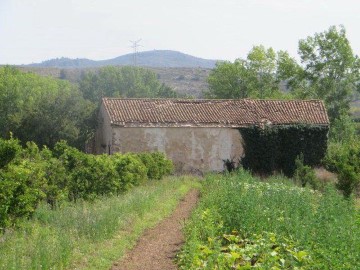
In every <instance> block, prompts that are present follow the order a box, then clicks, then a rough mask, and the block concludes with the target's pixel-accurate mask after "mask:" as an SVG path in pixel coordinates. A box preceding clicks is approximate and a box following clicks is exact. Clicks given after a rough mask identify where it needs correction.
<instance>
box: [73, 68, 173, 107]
mask: <svg viewBox="0 0 360 270" xmlns="http://www.w3.org/2000/svg"><path fill="white" fill-rule="evenodd" d="M80 90H81V92H82V93H83V94H84V97H85V98H86V99H89V100H91V101H92V102H95V103H99V102H100V100H101V98H102V97H124V98H126V97H127V98H135V97H143V98H145V97H148V98H155V97H177V94H176V92H175V91H174V90H172V89H171V88H170V87H168V86H165V85H164V84H161V83H160V81H159V80H158V79H157V76H156V74H155V73H154V72H152V71H150V70H148V69H144V68H138V67H130V66H126V67H113V66H108V67H104V68H101V69H100V70H99V71H98V72H88V73H85V74H84V75H83V76H82V80H81V81H80Z"/></svg>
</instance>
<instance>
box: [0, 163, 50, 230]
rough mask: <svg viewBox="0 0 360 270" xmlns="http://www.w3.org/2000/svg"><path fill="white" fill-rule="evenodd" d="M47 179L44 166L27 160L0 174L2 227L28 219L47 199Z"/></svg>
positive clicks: (0, 225) (0, 223)
mask: <svg viewBox="0 0 360 270" xmlns="http://www.w3.org/2000/svg"><path fill="white" fill-rule="evenodd" d="M46 185H47V183H46V178H45V172H44V170H43V169H42V166H41V165H39V164H36V163H33V162H31V161H29V160H27V159H25V160H22V161H21V163H19V164H9V165H8V166H7V169H6V171H1V172H0V205H1V206H0V209H1V210H0V213H1V214H0V227H2V228H4V227H5V226H8V225H11V224H12V223H14V222H15V220H16V219H18V218H27V217H30V216H31V214H32V213H33V212H34V211H35V209H36V207H37V205H38V203H39V202H40V201H41V200H42V199H44V198H45V197H46V194H45V192H44V191H45V190H46V188H47V187H46Z"/></svg>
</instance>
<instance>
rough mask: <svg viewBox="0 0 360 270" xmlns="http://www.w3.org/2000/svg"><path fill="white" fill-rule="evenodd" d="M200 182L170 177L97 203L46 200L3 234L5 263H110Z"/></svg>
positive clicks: (0, 256)
mask: <svg viewBox="0 0 360 270" xmlns="http://www.w3.org/2000/svg"><path fill="white" fill-rule="evenodd" d="M196 185H198V182H197V181H196V180H195V179H194V178H191V177H182V178H181V179H175V178H167V179H165V180H162V181H153V182H150V183H148V184H146V185H144V186H141V187H137V188H134V189H133V190H131V191H130V192H128V193H126V194H124V195H122V196H117V197H108V198H102V199H99V200H96V201H95V202H93V203H89V202H78V203H76V204H73V203H69V204H67V205H62V206H61V207H59V208H58V209H56V210H50V209H49V208H48V207H47V206H46V205H41V206H40V207H39V208H38V209H37V211H36V212H35V215H34V217H33V218H32V219H31V220H29V221H25V222H23V224H22V226H21V227H20V228H17V229H14V230H8V231H7V232H5V234H3V235H2V236H1V238H0V269H7V270H8V269H65V268H66V269H109V268H110V266H111V265H112V263H113V262H114V261H116V260H118V259H119V258H121V256H122V255H123V254H124V252H125V250H126V249H129V248H130V247H132V246H133V245H134V243H135V242H136V240H137V238H138V237H139V236H140V235H141V234H142V232H143V231H144V230H145V229H146V228H149V227H152V226H154V225H155V224H157V223H158V222H159V221H160V220H161V219H163V218H164V217H165V216H167V215H169V214H170V213H171V211H172V210H173V209H174V208H175V207H176V205H177V203H178V201H179V200H180V199H181V198H182V197H183V196H184V195H185V194H186V193H187V192H188V191H189V189H191V188H193V187H194V186H196Z"/></svg>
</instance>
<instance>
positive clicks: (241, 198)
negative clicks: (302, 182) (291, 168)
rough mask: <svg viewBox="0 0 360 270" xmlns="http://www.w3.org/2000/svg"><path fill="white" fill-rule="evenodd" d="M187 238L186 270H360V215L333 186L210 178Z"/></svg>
mask: <svg viewBox="0 0 360 270" xmlns="http://www.w3.org/2000/svg"><path fill="white" fill-rule="evenodd" d="M185 232H186V239H187V240H186V244H185V246H184V248H183V250H182V252H181V253H180V255H179V264H180V267H181V269H249V268H251V267H257V268H258V269H294V268H296V267H298V268H297V269H360V253H359V250H360V212H359V210H357V209H356V208H355V203H354V201H353V200H345V199H343V197H342V196H341V195H339V194H338V193H337V191H336V190H335V189H334V188H333V187H331V186H330V185H329V186H328V187H327V188H326V189H325V191H324V193H319V192H314V191H312V190H310V189H304V188H299V187H297V186H294V185H293V184H292V183H291V182H290V181H289V180H288V179H284V178H281V177H277V178H271V179H269V182H261V181H260V180H258V179H255V178H253V177H252V176H251V175H250V174H248V173H247V172H244V171H240V172H239V173H238V174H235V175H228V176H209V177H207V179H206V181H204V183H203V188H202V198H201V201H200V203H199V206H198V208H197V209H196V211H195V212H194V214H193V216H192V218H191V220H190V221H189V223H188V224H187V225H186V228H185ZM236 267H238V268H236ZM241 267H244V268H241ZM272 267H274V268H272Z"/></svg>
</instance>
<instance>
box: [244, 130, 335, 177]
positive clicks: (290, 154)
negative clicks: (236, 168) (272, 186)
mask: <svg viewBox="0 0 360 270" xmlns="http://www.w3.org/2000/svg"><path fill="white" fill-rule="evenodd" d="M240 132H241V136H242V138H243V139H244V151H245V153H244V154H245V156H244V158H243V159H242V161H241V163H242V165H243V167H244V168H245V169H248V170H251V171H252V172H254V173H260V174H264V175H270V174H272V173H273V172H282V173H284V174H285V175H287V176H290V177H291V176H293V174H294V172H295V160H296V158H297V157H298V156H299V155H303V162H304V164H305V165H309V166H312V167H314V166H317V165H319V164H320V163H321V160H322V158H323V157H324V155H325V153H326V148H327V133H328V127H326V126H312V125H291V126H279V127H276V126H275V127H264V128H261V127H256V126H255V127H249V128H243V129H240Z"/></svg>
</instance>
